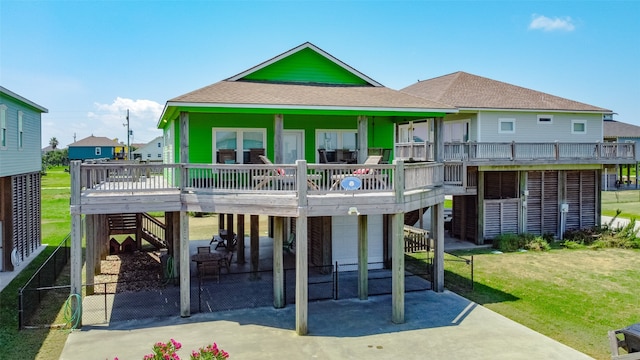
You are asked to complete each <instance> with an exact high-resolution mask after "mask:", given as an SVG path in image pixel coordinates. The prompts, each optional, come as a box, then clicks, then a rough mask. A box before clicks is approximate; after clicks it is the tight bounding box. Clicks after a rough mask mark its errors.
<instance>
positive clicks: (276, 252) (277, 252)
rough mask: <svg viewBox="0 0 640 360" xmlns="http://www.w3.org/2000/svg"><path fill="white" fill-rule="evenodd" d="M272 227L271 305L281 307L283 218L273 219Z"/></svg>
mask: <svg viewBox="0 0 640 360" xmlns="http://www.w3.org/2000/svg"><path fill="white" fill-rule="evenodd" d="M273 225H274V229H273V307H274V308H276V309H280V308H283V307H284V305H285V298H284V265H283V263H282V259H283V258H282V255H283V248H282V246H283V245H284V218H283V217H279V216H278V217H276V218H275V219H274V223H273Z"/></svg>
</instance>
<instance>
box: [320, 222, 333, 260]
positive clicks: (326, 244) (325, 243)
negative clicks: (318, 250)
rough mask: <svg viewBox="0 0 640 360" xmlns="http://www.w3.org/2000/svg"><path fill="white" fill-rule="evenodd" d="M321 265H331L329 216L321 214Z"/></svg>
mask: <svg viewBox="0 0 640 360" xmlns="http://www.w3.org/2000/svg"><path fill="white" fill-rule="evenodd" d="M320 219H321V220H320V221H322V234H321V235H320V236H321V237H322V265H323V266H333V264H332V263H331V259H332V258H331V216H322V217H321V218H320Z"/></svg>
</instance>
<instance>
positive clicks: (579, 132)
mask: <svg viewBox="0 0 640 360" xmlns="http://www.w3.org/2000/svg"><path fill="white" fill-rule="evenodd" d="M575 124H584V131H575ZM571 133H572V134H575V135H585V134H586V133H587V120H571Z"/></svg>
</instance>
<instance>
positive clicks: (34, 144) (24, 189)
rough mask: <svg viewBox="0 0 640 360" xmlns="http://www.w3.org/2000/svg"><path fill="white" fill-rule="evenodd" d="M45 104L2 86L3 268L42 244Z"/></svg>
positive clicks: (0, 198) (0, 203)
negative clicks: (41, 147)
mask: <svg viewBox="0 0 640 360" xmlns="http://www.w3.org/2000/svg"><path fill="white" fill-rule="evenodd" d="M46 112H48V110H47V109H45V108H44V107H42V106H40V105H38V104H36V103H34V102H32V101H30V100H28V99H26V98H24V97H22V96H20V95H18V94H16V93H13V92H11V91H9V90H7V89H5V88H4V87H2V86H0V270H2V271H13V268H14V265H13V263H12V260H13V262H20V261H22V260H24V259H25V258H26V257H28V256H29V255H31V253H32V252H34V251H35V250H36V249H37V248H38V247H40V245H41V233H40V231H41V230H40V229H41V227H40V170H41V169H42V155H41V149H40V144H41V137H42V134H41V115H42V113H46Z"/></svg>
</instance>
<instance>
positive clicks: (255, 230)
mask: <svg viewBox="0 0 640 360" xmlns="http://www.w3.org/2000/svg"><path fill="white" fill-rule="evenodd" d="M250 226H251V230H250V231H251V234H250V237H251V244H250V245H249V246H250V248H249V257H250V258H251V266H250V270H251V273H252V277H253V278H258V277H259V275H258V270H259V269H258V267H259V266H260V217H259V216H258V215H251V225H250Z"/></svg>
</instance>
